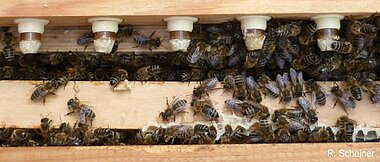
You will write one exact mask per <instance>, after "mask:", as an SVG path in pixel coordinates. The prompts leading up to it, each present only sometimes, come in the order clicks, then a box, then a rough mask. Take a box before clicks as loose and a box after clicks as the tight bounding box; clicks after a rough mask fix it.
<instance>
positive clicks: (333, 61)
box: [318, 55, 343, 75]
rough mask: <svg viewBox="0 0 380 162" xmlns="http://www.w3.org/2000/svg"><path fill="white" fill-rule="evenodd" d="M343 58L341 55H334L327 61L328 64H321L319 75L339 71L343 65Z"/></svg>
mask: <svg viewBox="0 0 380 162" xmlns="http://www.w3.org/2000/svg"><path fill="white" fill-rule="evenodd" d="M342 60H343V58H342V56H341V55H333V56H330V57H328V58H327V59H326V63H324V64H321V65H320V66H319V67H318V71H319V73H321V74H322V75H327V74H329V73H331V72H332V71H334V70H336V69H338V68H339V67H340V66H341V64H342Z"/></svg>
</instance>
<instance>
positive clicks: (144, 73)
mask: <svg viewBox="0 0 380 162" xmlns="http://www.w3.org/2000/svg"><path fill="white" fill-rule="evenodd" d="M161 72H162V70H161V66H160V65H149V66H145V67H142V68H140V69H139V70H137V72H136V73H137V78H138V79H139V80H140V81H141V83H142V81H143V80H149V79H150V78H152V77H156V78H157V77H158V74H159V73H161Z"/></svg>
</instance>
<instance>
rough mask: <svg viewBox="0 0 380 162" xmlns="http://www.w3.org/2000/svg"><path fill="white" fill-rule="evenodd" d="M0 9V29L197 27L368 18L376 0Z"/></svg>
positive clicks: (113, 0) (33, 4) (197, 0)
mask: <svg viewBox="0 0 380 162" xmlns="http://www.w3.org/2000/svg"><path fill="white" fill-rule="evenodd" d="M1 4H2V5H1V6H0V15H1V16H0V18H1V19H0V25H14V24H13V22H12V20H13V19H15V18H20V17H36V18H45V19H49V20H50V21H51V23H50V24H49V25H52V26H62V25H64V26H69V25H87V24H88V23H87V22H86V19H87V18H89V17H96V16H114V17H120V18H123V19H125V20H126V22H125V23H132V24H139V25H147V24H149V25H152V24H155V25H157V24H164V22H163V21H162V19H163V18H165V17H168V16H173V15H188V16H196V17H199V18H200V23H210V22H211V23H215V22H224V21H226V20H227V19H233V18H235V17H236V16H240V15H252V14H265V15H269V16H273V17H275V18H295V17H296V18H307V17H310V16H313V15H316V14H325V13H339V14H344V15H369V14H372V13H374V12H376V11H378V10H379V8H380V3H378V0H363V1H357V0H345V1H336V0H310V1H304V0H287V1H276V0H240V1H229V0H206V1H205V0H186V1H172V0H160V1H150V0H129V1H119V0H108V1H103V0H81V1H76V0H48V1H28V0H18V1H5V0H3V2H2V3H1Z"/></svg>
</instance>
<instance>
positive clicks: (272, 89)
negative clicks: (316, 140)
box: [258, 74, 280, 98]
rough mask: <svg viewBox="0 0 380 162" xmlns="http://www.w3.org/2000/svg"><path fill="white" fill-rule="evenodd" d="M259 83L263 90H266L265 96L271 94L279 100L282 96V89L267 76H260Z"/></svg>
mask: <svg viewBox="0 0 380 162" xmlns="http://www.w3.org/2000/svg"><path fill="white" fill-rule="evenodd" d="M258 82H259V83H260V86H261V88H260V89H263V88H264V92H263V93H264V94H266V92H269V93H270V94H271V95H272V96H273V97H274V98H277V97H278V96H279V95H280V88H279V87H278V86H277V84H276V82H273V81H272V80H271V79H270V78H269V77H268V76H267V75H265V74H263V75H262V76H260V78H259V80H258Z"/></svg>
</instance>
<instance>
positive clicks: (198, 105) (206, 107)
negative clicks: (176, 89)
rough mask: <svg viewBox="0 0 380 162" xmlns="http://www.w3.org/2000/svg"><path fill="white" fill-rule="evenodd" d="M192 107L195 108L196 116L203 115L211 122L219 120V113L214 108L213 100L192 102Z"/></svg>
mask: <svg viewBox="0 0 380 162" xmlns="http://www.w3.org/2000/svg"><path fill="white" fill-rule="evenodd" d="M191 106H192V107H194V115H196V114H198V113H202V114H203V115H204V116H205V117H206V118H208V119H210V120H217V119H218V118H219V113H218V111H217V110H216V109H215V108H214V107H213V104H212V102H211V100H208V99H206V100H197V99H193V100H192V101H191Z"/></svg>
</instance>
